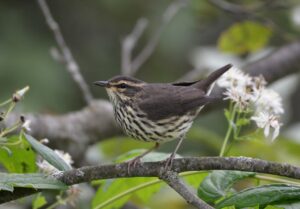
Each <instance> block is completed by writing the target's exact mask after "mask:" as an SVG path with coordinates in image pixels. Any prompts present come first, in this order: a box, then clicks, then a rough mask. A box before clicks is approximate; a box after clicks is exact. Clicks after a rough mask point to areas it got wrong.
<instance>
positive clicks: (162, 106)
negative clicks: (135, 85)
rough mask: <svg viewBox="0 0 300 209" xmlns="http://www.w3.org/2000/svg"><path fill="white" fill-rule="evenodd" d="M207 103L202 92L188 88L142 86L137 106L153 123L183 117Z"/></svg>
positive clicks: (207, 100) (167, 85)
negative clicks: (173, 117)
mask: <svg viewBox="0 0 300 209" xmlns="http://www.w3.org/2000/svg"><path fill="white" fill-rule="evenodd" d="M209 101H210V98H208V97H206V96H205V93H204V92H203V91H202V90H200V89H196V88H193V87H190V86H174V85H172V84H148V85H147V86H144V88H143V92H141V96H140V97H139V100H138V101H137V104H138V107H139V108H140V109H141V110H142V111H143V112H145V113H146V114H147V116H148V118H149V119H151V120H154V121H155V120H160V119H165V118H168V117H171V116H178V115H179V116H181V115H184V114H186V113H187V112H189V111H191V110H195V109H196V108H198V107H199V106H202V105H205V104H206V103H208V102H209Z"/></svg>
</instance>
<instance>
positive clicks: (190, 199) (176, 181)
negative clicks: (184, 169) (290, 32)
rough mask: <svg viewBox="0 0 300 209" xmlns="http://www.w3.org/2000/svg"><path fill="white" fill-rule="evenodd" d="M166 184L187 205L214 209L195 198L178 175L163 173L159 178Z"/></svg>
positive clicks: (201, 208)
mask: <svg viewBox="0 0 300 209" xmlns="http://www.w3.org/2000/svg"><path fill="white" fill-rule="evenodd" d="M159 178H160V179H162V180H163V181H164V182H166V183H167V184H168V185H169V186H170V187H171V188H173V189H174V190H175V191H176V192H177V193H178V194H180V195H181V196H182V197H183V198H184V199H185V200H186V201H187V203H189V204H191V205H193V206H195V207H196V208H199V209H214V208H213V207H211V206H210V205H208V204H207V203H206V202H204V201H203V200H202V199H200V198H199V197H197V196H196V195H195V194H194V193H193V192H192V191H191V189H190V188H189V187H187V186H186V185H185V183H184V182H183V181H182V180H181V179H180V178H179V176H178V174H177V173H175V172H172V171H168V172H165V173H163V174H162V175H161V176H160V177H159Z"/></svg>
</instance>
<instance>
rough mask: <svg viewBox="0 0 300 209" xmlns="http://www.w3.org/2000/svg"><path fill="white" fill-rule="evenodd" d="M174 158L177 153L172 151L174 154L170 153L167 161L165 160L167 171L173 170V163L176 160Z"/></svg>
mask: <svg viewBox="0 0 300 209" xmlns="http://www.w3.org/2000/svg"><path fill="white" fill-rule="evenodd" d="M174 158H175V154H174V153H172V154H171V155H170V157H168V158H167V159H166V162H165V171H169V170H171V168H172V165H173V160H174Z"/></svg>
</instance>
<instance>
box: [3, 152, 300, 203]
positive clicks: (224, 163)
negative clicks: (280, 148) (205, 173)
mask: <svg viewBox="0 0 300 209" xmlns="http://www.w3.org/2000/svg"><path fill="white" fill-rule="evenodd" d="M164 169H165V161H158V162H144V163H141V164H138V165H137V166H136V167H134V168H132V169H131V170H130V173H128V163H121V164H111V165H97V166H86V167H81V168H78V169H74V170H70V171H66V172H63V173H62V174H61V175H60V176H58V177H57V178H58V179H59V180H61V181H63V182H64V183H65V184H67V185H74V184H79V183H84V182H91V181H93V180H97V179H112V178H124V177H161V176H162V173H163V172H164ZM201 170H238V171H250V172H257V173H265V174H273V175H278V176H283V177H289V178H293V179H300V167H297V166H293V165H290V164H287V163H276V162H269V161H266V160H260V159H254V158H247V157H199V158H197V157H190V158H176V159H174V161H173V164H172V168H171V171H172V172H175V173H181V172H185V171H201ZM20 189H21V190H22V191H23V192H19V191H18V190H19V188H15V190H14V192H13V193H11V192H1V195H0V196H1V198H0V203H3V202H5V200H7V201H10V200H13V199H17V198H20V197H21V196H27V195H31V194H33V192H34V191H32V190H29V191H28V192H27V193H26V192H24V189H23V188H20ZM36 192H38V191H36ZM15 194H17V195H15Z"/></svg>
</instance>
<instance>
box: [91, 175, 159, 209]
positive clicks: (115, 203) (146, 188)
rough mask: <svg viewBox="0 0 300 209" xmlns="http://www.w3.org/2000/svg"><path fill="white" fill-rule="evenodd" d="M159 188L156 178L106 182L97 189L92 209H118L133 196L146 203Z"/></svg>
mask: <svg viewBox="0 0 300 209" xmlns="http://www.w3.org/2000/svg"><path fill="white" fill-rule="evenodd" d="M160 188H161V183H158V181H157V178H144V177H140V178H130V179H115V180H106V181H105V182H104V184H103V185H102V186H101V187H100V188H99V189H98V191H97V193H96V195H95V196H94V198H93V201H92V208H93V209H96V208H97V209H99V208H105V209H111V208H120V207H121V206H122V205H124V204H125V203H126V202H127V201H128V200H129V198H130V197H131V196H133V195H135V196H136V197H137V198H138V199H139V200H140V201H141V202H142V203H146V202H147V201H149V199H150V198H151V197H152V196H153V194H154V193H156V192H157V191H158V190H159V189H160Z"/></svg>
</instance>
